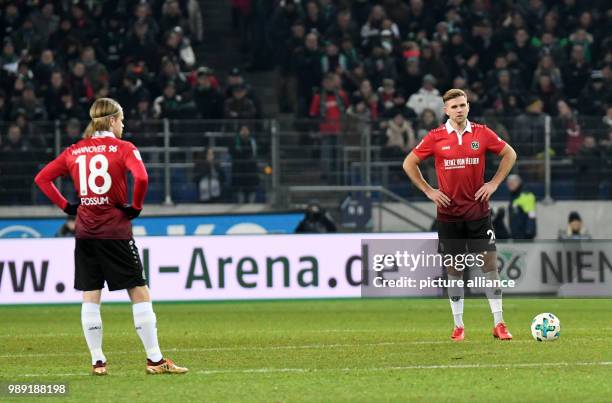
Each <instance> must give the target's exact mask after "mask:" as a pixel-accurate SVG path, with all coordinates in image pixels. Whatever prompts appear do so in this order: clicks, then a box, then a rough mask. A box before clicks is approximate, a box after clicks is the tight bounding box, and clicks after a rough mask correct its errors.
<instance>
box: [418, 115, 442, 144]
mask: <svg viewBox="0 0 612 403" xmlns="http://www.w3.org/2000/svg"><path fill="white" fill-rule="evenodd" d="M438 126H439V122H438V117H437V116H436V114H435V113H434V111H432V110H431V109H423V111H422V112H421V114H420V115H419V120H418V122H417V124H416V135H417V139H418V140H420V139H422V138H423V137H425V136H426V135H427V133H429V132H430V131H431V130H433V129H435V128H436V127H438Z"/></svg>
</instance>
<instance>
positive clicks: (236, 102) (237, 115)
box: [223, 84, 256, 119]
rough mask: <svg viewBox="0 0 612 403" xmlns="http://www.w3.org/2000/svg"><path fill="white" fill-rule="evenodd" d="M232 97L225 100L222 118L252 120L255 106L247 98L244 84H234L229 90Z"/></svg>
mask: <svg viewBox="0 0 612 403" xmlns="http://www.w3.org/2000/svg"><path fill="white" fill-rule="evenodd" d="M231 90H232V96H231V98H228V99H226V100H225V105H224V108H223V110H224V116H225V118H226V119H254V118H255V115H256V110H255V104H254V103H253V101H251V100H250V99H249V98H248V97H247V89H246V85H245V84H235V85H234V86H232V88H231Z"/></svg>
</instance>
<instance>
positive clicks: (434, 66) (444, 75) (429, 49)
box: [410, 44, 449, 95]
mask: <svg viewBox="0 0 612 403" xmlns="http://www.w3.org/2000/svg"><path fill="white" fill-rule="evenodd" d="M434 46H435V45H434V44H428V45H426V46H424V47H423V48H422V49H421V52H420V55H419V58H418V61H419V64H420V68H419V70H420V71H426V72H428V73H429V74H431V75H433V76H434V77H435V78H436V79H437V80H438V83H439V86H440V88H446V87H447V85H448V82H449V73H448V67H447V66H446V64H445V63H444V61H443V60H442V59H441V58H440V55H438V54H437V53H436V52H435V51H434ZM437 46H440V45H439V44H437ZM418 82H419V83H420V82H421V80H418ZM410 95H412V92H411V93H410Z"/></svg>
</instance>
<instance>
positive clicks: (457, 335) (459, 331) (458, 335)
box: [451, 327, 465, 341]
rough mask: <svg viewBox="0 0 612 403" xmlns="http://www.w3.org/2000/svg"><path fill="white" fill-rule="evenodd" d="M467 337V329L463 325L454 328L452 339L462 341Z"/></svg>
mask: <svg viewBox="0 0 612 403" xmlns="http://www.w3.org/2000/svg"><path fill="white" fill-rule="evenodd" d="M464 338H465V329H464V328H462V327H456V328H454V329H453V334H452V335H451V339H452V340H453V341H461V340H463V339H464Z"/></svg>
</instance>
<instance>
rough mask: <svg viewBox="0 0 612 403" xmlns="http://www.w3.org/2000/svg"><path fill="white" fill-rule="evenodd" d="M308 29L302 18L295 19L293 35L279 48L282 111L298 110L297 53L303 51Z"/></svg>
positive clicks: (278, 94) (279, 90) (279, 91)
mask: <svg viewBox="0 0 612 403" xmlns="http://www.w3.org/2000/svg"><path fill="white" fill-rule="evenodd" d="M305 38H306V29H305V28H304V23H303V22H302V21H301V20H295V22H294V23H293V24H292V25H291V36H290V37H289V39H287V40H284V41H283V42H281V43H282V44H283V46H282V47H281V48H280V50H279V55H278V57H279V81H278V88H277V90H278V93H277V96H278V104H279V109H280V111H281V112H284V113H287V112H297V93H296V90H297V81H296V73H297V71H296V60H295V55H296V54H297V52H298V49H300V51H303V47H304V39H305Z"/></svg>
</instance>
